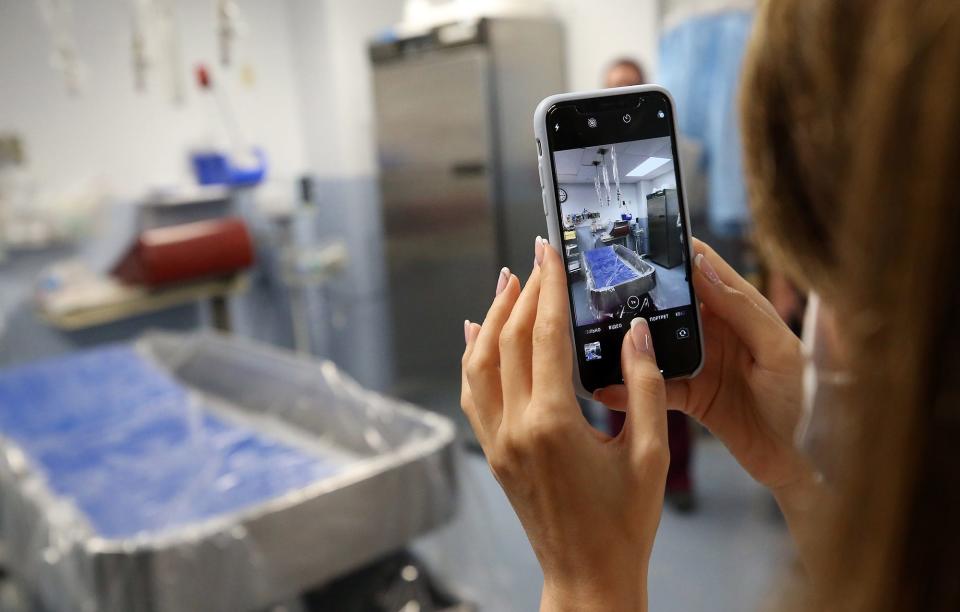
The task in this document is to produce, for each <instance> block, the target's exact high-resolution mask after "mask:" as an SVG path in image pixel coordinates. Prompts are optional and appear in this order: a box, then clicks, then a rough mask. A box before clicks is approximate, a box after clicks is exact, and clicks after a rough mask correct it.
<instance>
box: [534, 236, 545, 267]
mask: <svg viewBox="0 0 960 612" xmlns="http://www.w3.org/2000/svg"><path fill="white" fill-rule="evenodd" d="M545 242H546V241H545V240H544V239H543V238H541V237H540V236H537V239H536V241H534V243H533V259H534V261H535V262H536V264H537V265H538V266H539V265H540V264H542V263H543V245H544V243H545Z"/></svg>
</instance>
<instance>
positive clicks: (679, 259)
mask: <svg viewBox="0 0 960 612" xmlns="http://www.w3.org/2000/svg"><path fill="white" fill-rule="evenodd" d="M647 228H648V231H647V240H648V241H649V251H648V252H647V255H648V256H649V257H650V259H651V260H652V261H653V262H654V263H657V264H660V265H661V266H663V267H664V268H674V267H676V266H679V265H680V264H681V263H683V228H682V227H681V225H680V202H679V200H678V198H677V190H676V189H663V190H660V191H655V192H653V193H651V194H650V195H648V196H647Z"/></svg>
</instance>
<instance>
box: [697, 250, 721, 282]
mask: <svg viewBox="0 0 960 612" xmlns="http://www.w3.org/2000/svg"><path fill="white" fill-rule="evenodd" d="M693 263H695V264H696V265H697V267H698V268H700V271H701V272H703V275H704V276H706V277H707V280H708V281H710V282H711V283H713V284H714V285H718V284H720V275H718V274H717V271H716V270H714V269H713V266H711V265H710V262H709V261H707V258H706V257H704V256H703V253H697V256H696V257H695V258H694V259H693Z"/></svg>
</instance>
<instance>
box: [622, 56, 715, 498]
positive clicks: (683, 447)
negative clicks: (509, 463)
mask: <svg viewBox="0 0 960 612" xmlns="http://www.w3.org/2000/svg"><path fill="white" fill-rule="evenodd" d="M646 82H647V77H646V74H645V73H644V71H643V67H642V66H640V63H639V62H637V61H636V60H633V59H630V58H628V57H623V58H620V59H617V60H614V62H613V63H612V64H610V67H609V68H608V69H607V74H606V78H605V79H604V87H608V88H610V87H629V86H631V85H643V84H644V83H646ZM608 415H609V419H608V425H609V430H610V435H611V436H616V435H618V434H619V433H620V431H621V430H622V429H623V424H624V413H623V411H621V410H610V411H609V412H608ZM667 433H668V439H669V445H670V468H669V469H668V470H667V485H666V493H665V497H666V501H667V503H669V504H670V505H671V506H673V507H674V508H675V509H676V510H678V511H680V512H692V511H693V510H694V509H695V507H696V498H695V497H694V494H693V478H692V477H691V474H690V465H691V460H690V459H691V455H692V454H693V441H694V438H693V436H692V435H691V432H690V424H689V423H688V422H687V416H686V415H685V414H683V413H682V412H678V411H671V412H669V413H668V414H667Z"/></svg>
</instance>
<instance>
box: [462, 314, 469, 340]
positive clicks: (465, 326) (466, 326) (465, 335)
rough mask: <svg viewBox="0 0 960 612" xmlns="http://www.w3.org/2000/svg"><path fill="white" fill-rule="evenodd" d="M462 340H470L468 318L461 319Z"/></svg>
mask: <svg viewBox="0 0 960 612" xmlns="http://www.w3.org/2000/svg"><path fill="white" fill-rule="evenodd" d="M463 341H464V343H467V342H470V319H464V320H463Z"/></svg>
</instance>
